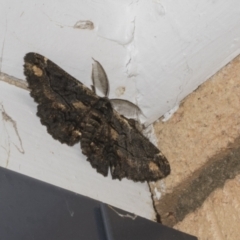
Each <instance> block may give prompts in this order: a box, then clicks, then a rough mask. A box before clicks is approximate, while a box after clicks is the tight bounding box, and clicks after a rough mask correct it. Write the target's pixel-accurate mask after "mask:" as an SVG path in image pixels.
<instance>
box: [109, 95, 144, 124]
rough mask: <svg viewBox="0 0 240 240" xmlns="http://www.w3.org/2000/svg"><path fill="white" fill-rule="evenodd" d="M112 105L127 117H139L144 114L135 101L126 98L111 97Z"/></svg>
mask: <svg viewBox="0 0 240 240" xmlns="http://www.w3.org/2000/svg"><path fill="white" fill-rule="evenodd" d="M110 102H111V105H112V107H113V108H114V109H115V110H116V111H117V112H118V113H119V114H120V115H123V116H125V117H127V118H133V119H136V120H137V119H138V116H139V115H140V114H142V111H141V109H140V108H139V107H138V106H137V105H136V104H134V103H132V102H130V101H128V100H125V99H117V98H114V99H110Z"/></svg>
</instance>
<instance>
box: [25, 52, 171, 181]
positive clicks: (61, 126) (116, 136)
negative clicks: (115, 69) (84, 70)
mask: <svg viewBox="0 0 240 240" xmlns="http://www.w3.org/2000/svg"><path fill="white" fill-rule="evenodd" d="M24 60H25V65H24V73H25V75H26V76H27V81H28V83H29V88H30V90H31V96H32V97H33V98H34V99H35V101H36V102H37V103H38V112H37V115H38V116H39V117H40V119H41V122H42V124H44V125H46V126H47V130H48V132H49V133H50V134H51V135H52V136H53V137H54V138H55V139H57V140H59V141H60V142H62V143H66V144H68V145H73V144H75V143H77V142H79V141H81V148H82V152H83V154H85V155H86V156H87V157H88V158H87V160H88V161H89V162H90V163H91V165H92V167H94V168H96V170H97V172H99V173H101V174H103V175H104V176H106V175H107V174H108V170H109V168H110V171H111V174H112V177H113V178H117V179H122V178H124V177H126V178H128V179H132V180H134V181H156V180H158V179H161V178H163V177H165V176H167V175H168V174H169V173H170V167H169V164H168V161H167V159H166V158H165V157H164V156H163V155H162V154H161V152H160V151H159V150H158V149H157V148H156V147H155V146H154V145H153V144H152V143H151V142H150V141H149V140H148V139H147V138H146V137H144V136H143V135H142V134H141V132H139V131H138V129H137V128H136V127H135V121H134V120H133V119H127V118H125V117H123V116H121V115H119V114H118V113H117V112H116V111H115V110H113V108H112V105H111V103H110V101H109V99H108V98H106V97H103V98H101V97H98V96H97V95H96V94H95V93H94V92H93V91H91V90H90V89H88V88H87V87H85V86H84V85H83V84H82V83H81V82H79V81H77V80H76V79H74V78H73V77H71V76H70V75H69V74H67V73H66V72H65V71H64V70H62V69H61V68H59V67H58V66H57V65H56V64H54V63H53V62H51V61H50V60H48V59H46V58H45V57H43V56H41V55H39V54H36V53H28V54H27V55H26V56H25V59H24Z"/></svg>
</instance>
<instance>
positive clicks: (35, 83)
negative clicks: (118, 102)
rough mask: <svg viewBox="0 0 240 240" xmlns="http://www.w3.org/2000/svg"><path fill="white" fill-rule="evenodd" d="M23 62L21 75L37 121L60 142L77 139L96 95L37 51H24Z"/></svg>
mask: <svg viewBox="0 0 240 240" xmlns="http://www.w3.org/2000/svg"><path fill="white" fill-rule="evenodd" d="M24 61H25V64H24V74H25V75H26V77H27V81H28V84H29V88H30V90H31V96H32V97H33V98H34V100H35V101H36V102H37V103H38V111H37V115H38V116H39V117H40V119H41V123H42V124H43V125H45V126H47V130H48V132H49V133H50V134H51V135H52V136H53V138H55V139H57V140H59V141H60V142H61V143H66V144H68V145H74V144H75V143H77V142H79V141H80V136H81V126H80V125H81V120H82V118H84V116H85V115H86V113H87V112H88V111H89V110H90V109H91V104H92V103H93V102H95V101H97V99H98V97H97V96H96V95H95V94H94V93H93V92H92V91H91V90H89V89H88V88H86V87H85V86H84V85H83V84H82V83H81V82H79V81H77V80H76V79H74V78H73V77H71V76H70V75H69V74H67V73H66V72H65V71H64V70H62V69H61V68H59V67H58V66H57V65H56V64H54V63H53V62H51V61H50V60H48V59H47V58H45V57H43V56H41V55H40V54H37V53H28V54H27V55H26V56H25V58H24Z"/></svg>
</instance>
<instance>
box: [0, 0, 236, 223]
mask: <svg viewBox="0 0 240 240" xmlns="http://www.w3.org/2000/svg"><path fill="white" fill-rule="evenodd" d="M0 2H1V7H0V32H1V34H0V56H1V61H0V72H4V73H7V74H9V75H12V76H15V77H17V78H20V79H24V76H23V68H22V65H23V56H24V55H25V54H26V53H27V52H31V51H34V52H38V53H41V54H42V55H45V56H46V57H48V58H49V59H51V60H53V61H54V62H55V63H57V64H58V65H59V66H61V67H62V68H64V69H65V70H66V71H67V72H69V73H70V74H71V75H73V76H74V77H76V78H77V79H79V80H80V81H81V82H83V83H84V84H86V85H87V86H90V84H91V79H90V75H91V64H92V60H91V58H92V57H93V58H94V59H96V60H98V61H99V62H100V63H101V64H102V65H103V67H104V68H105V70H106V72H107V74H108V77H109V80H110V98H119V97H120V98H125V99H128V100H130V101H132V102H134V103H137V104H138V105H139V107H140V108H141V109H142V111H143V113H144V115H145V116H146V119H145V121H146V122H147V123H151V122H153V121H155V120H156V119H158V118H159V117H160V116H162V115H163V114H164V113H166V112H167V111H169V110H171V109H173V108H174V107H175V106H178V103H179V102H180V101H181V100H182V99H183V98H184V97H185V96H186V95H188V94H189V93H190V92H192V91H193V90H194V89H195V88H196V87H197V86H198V85H199V84H201V83H202V82H203V81H205V80H206V79H207V78H208V77H209V76H211V75H212V74H214V73H215V72H216V71H217V70H218V69H220V68H221V67H222V66H223V65H225V64H226V63H227V62H228V61H230V60H231V59H232V58H233V57H235V56H236V55H237V54H239V52H240V28H239V26H240V1H239V0H228V1H225V0H217V1H216V0H212V1H209V0H202V1H199V0H182V1H176V0H152V1H151V0H115V1H110V0H95V1H84V0H82V1H79V0H72V1H67V0H62V1H53V0H50V1H43V0H41V1H36V0H22V1H19V0H10V1H7V0H5V1H4V0H0ZM88 28H89V29H88ZM0 103H1V104H2V105H0V113H1V114H0V141H1V142H0V147H1V148H0V165H1V166H5V167H7V168H9V169H12V170H15V171H18V172H20V173H24V174H26V175H29V176H32V177H35V178H37V179H41V180H43V181H46V182H49V183H52V184H55V185H57V186H61V187H64V188H66V189H69V190H72V191H76V192H79V193H81V194H83V195H86V196H90V197H92V198H95V199H99V200H101V201H104V202H107V203H110V204H112V205H114V206H117V207H119V208H122V209H125V210H127V211H130V212H134V213H136V214H138V215H141V216H144V217H147V218H152V216H153V209H152V206H151V199H150V194H149V191H148V188H147V185H146V184H140V183H133V182H131V181H128V180H123V181H121V182H119V181H112V180H111V179H110V178H104V177H102V176H101V175H99V174H97V173H96V172H95V170H94V169H92V168H91V167H90V165H89V163H87V162H86V161H85V159H86V158H85V157H84V156H82V155H81V153H80V150H79V146H75V147H72V148H70V147H67V146H65V145H61V144H60V143H58V142H57V141H54V140H53V139H52V138H51V136H49V135H48V134H47V133H46V131H45V128H44V127H43V126H41V124H40V121H39V119H38V118H37V117H36V116H35V111H36V105H35V104H34V103H33V100H32V99H31V98H30V97H29V95H28V93H27V92H26V91H24V90H21V89H18V88H15V87H14V86H10V85H8V84H6V83H1V82H0ZM3 107H4V109H5V111H6V113H7V114H8V115H9V116H10V117H11V118H12V119H13V120H14V121H16V124H17V129H18V133H19V136H20V138H18V136H17V135H16V132H15V130H14V122H11V121H6V120H4V119H3V118H2V119H1V117H2V116H3V115H2V114H3V111H4V110H3ZM20 139H21V141H22V146H21V144H20V143H21V142H20ZM23 151H24V154H23ZM7 162H8V164H7Z"/></svg>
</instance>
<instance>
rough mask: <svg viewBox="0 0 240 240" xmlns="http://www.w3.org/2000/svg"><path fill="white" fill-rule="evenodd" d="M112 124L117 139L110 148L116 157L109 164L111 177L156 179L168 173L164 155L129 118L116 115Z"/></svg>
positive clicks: (136, 179) (143, 179) (135, 179)
mask: <svg viewBox="0 0 240 240" xmlns="http://www.w3.org/2000/svg"><path fill="white" fill-rule="evenodd" d="M112 124H113V126H114V127H113V128H114V130H115V131H116V132H117V134H116V133H115V134H114V135H115V138H116V139H117V141H116V142H115V143H114V146H113V147H112V148H113V149H114V150H115V154H116V156H115V159H118V160H117V161H114V162H113V163H112V164H111V173H112V177H113V178H118V179H122V178H123V177H126V178H128V179H132V180H133V181H141V182H143V181H157V180H159V179H162V178H164V177H166V176H167V175H168V174H169V173H170V165H169V163H168V161H167V159H166V157H165V156H164V155H163V154H162V153H161V152H160V151H159V149H158V148H157V147H156V146H154V145H153V144H152V143H151V142H150V141H149V140H148V139H147V138H146V137H145V136H143V135H142V134H141V133H140V132H139V131H138V129H137V128H136V127H135V126H134V125H133V124H131V123H130V120H128V119H123V118H122V117H121V116H116V118H114V122H113V123H112ZM116 136H117V137H116Z"/></svg>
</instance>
